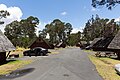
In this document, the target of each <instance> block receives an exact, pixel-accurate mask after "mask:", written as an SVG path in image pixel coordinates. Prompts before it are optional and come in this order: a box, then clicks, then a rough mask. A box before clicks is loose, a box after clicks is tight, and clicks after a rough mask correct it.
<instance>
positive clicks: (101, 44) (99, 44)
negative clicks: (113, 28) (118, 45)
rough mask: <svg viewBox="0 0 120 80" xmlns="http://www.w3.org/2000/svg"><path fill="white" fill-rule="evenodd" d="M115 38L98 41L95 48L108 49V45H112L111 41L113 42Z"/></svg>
mask: <svg viewBox="0 0 120 80" xmlns="http://www.w3.org/2000/svg"><path fill="white" fill-rule="evenodd" d="M113 38H114V37H106V38H102V39H101V40H99V41H97V43H95V44H94V45H93V47H94V48H103V49H105V48H107V47H108V45H109V44H110V43H111V41H112V40H113Z"/></svg>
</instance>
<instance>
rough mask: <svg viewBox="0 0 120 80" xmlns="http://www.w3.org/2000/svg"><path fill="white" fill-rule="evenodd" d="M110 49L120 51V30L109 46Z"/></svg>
mask: <svg viewBox="0 0 120 80" xmlns="http://www.w3.org/2000/svg"><path fill="white" fill-rule="evenodd" d="M108 48H110V49H120V30H119V31H118V33H117V34H116V35H115V37H114V38H113V40H112V41H111V43H110V44H109V46H108Z"/></svg>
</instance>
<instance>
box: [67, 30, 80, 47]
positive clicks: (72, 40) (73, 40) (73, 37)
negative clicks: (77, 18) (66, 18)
mask: <svg viewBox="0 0 120 80" xmlns="http://www.w3.org/2000/svg"><path fill="white" fill-rule="evenodd" d="M80 41H81V32H80V31H78V32H77V33H72V34H70V35H69V40H68V44H69V46H75V45H76V44H78V43H79V42H80Z"/></svg>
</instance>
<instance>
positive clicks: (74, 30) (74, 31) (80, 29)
mask: <svg viewBox="0 0 120 80" xmlns="http://www.w3.org/2000/svg"><path fill="white" fill-rule="evenodd" d="M78 31H80V32H82V28H81V27H80V28H73V30H72V33H77V32H78Z"/></svg>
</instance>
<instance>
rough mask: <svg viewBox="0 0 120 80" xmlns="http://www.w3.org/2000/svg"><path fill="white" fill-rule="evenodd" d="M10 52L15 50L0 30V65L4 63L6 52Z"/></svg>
mask: <svg viewBox="0 0 120 80" xmlns="http://www.w3.org/2000/svg"><path fill="white" fill-rule="evenodd" d="M12 50H15V47H14V46H13V44H12V43H11V42H10V41H9V39H8V38H7V37H6V36H5V35H4V34H3V33H2V31H1V30H0V64H3V63H4V62H5V61H6V52H9V51H12Z"/></svg>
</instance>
